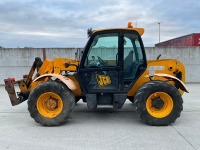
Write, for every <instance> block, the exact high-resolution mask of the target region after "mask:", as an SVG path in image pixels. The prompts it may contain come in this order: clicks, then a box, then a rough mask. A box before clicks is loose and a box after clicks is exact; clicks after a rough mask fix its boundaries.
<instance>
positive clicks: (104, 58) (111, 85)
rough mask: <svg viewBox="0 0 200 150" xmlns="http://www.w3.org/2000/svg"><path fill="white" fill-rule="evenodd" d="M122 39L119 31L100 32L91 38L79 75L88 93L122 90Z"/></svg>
mask: <svg viewBox="0 0 200 150" xmlns="http://www.w3.org/2000/svg"><path fill="white" fill-rule="evenodd" d="M120 41H121V39H120V34H119V33H118V32H105V33H99V34H95V35H93V36H92V37H91V38H90V40H89V42H88V44H87V46H86V48H85V51H84V53H83V57H82V60H81V64H80V68H79V77H80V80H81V83H82V85H83V87H84V89H85V90H87V93H101V92H106V93H108V92H120V90H122V89H121V87H122V85H121V83H122V78H121V77H120V76H121V75H122V66H121V65H120V61H121V62H122V60H121V58H120V57H119V56H120V54H121V52H120V51H119V49H120V45H121V44H120ZM121 64H122V63H121Z"/></svg>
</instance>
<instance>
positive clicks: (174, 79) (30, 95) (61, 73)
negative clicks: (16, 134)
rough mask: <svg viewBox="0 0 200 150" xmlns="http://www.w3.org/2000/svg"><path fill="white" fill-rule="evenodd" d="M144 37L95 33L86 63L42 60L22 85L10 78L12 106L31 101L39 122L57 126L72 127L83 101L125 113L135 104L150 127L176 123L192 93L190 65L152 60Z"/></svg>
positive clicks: (119, 31)
mask: <svg viewBox="0 0 200 150" xmlns="http://www.w3.org/2000/svg"><path fill="white" fill-rule="evenodd" d="M143 33H144V29H143V28H134V27H133V25H132V23H128V27H127V28H111V29H101V30H91V29H90V30H88V35H89V40H88V42H87V44H86V46H85V48H84V50H83V53H82V57H81V59H80V60H77V59H74V60H73V59H68V58H54V60H50V59H46V60H45V61H44V62H42V61H41V59H40V58H36V59H35V61H34V63H33V66H32V68H31V70H30V72H29V74H28V75H26V76H24V78H23V79H22V80H19V81H15V79H14V78H8V79H5V88H6V90H7V92H8V94H9V97H10V100H11V103H12V105H18V104H20V103H21V102H23V101H25V100H27V99H28V111H29V112H30V115H31V117H32V118H33V119H34V120H35V121H36V122H37V123H40V124H42V125H44V126H57V125H61V124H63V123H65V122H66V120H67V119H68V118H69V115H70V113H71V112H72V111H73V108H74V105H75V103H76V102H77V101H78V100H79V99H82V100H83V101H84V102H86V103H87V106H88V108H89V109H96V108H97V106H99V105H112V106H113V107H114V108H116V109H120V108H122V106H123V104H124V102H125V100H126V99H129V100H130V101H132V102H133V103H134V106H135V110H136V112H137V113H138V115H139V117H140V118H141V119H142V121H143V122H145V123H146V124H149V125H156V126H162V125H169V124H170V123H173V122H175V120H176V119H177V118H178V117H179V116H180V114H181V111H182V110H183V100H182V96H181V95H182V94H183V93H184V92H188V90H187V88H186V86H185V85H184V82H185V70H184V66H183V64H182V63H181V62H179V61H178V60H172V59H165V60H159V58H158V60H150V61H147V60H146V55H145V49H144V46H143V42H142V39H141V36H142V34H143ZM33 76H34V77H33ZM15 84H18V85H19V88H20V92H17V94H16V93H15V88H14V85H15Z"/></svg>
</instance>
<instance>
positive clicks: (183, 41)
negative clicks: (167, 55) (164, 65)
mask: <svg viewBox="0 0 200 150" xmlns="http://www.w3.org/2000/svg"><path fill="white" fill-rule="evenodd" d="M155 46H156V47H165V46H180V47H181V46H200V33H193V34H190V35H186V36H182V37H178V38H175V39H171V40H168V41H165V42H161V43H157V44H155Z"/></svg>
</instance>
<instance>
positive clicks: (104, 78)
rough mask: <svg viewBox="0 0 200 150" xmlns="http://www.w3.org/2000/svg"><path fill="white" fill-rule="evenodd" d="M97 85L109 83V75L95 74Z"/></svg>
mask: <svg viewBox="0 0 200 150" xmlns="http://www.w3.org/2000/svg"><path fill="white" fill-rule="evenodd" d="M96 78H97V82H98V84H99V86H105V85H108V84H110V83H111V80H110V77H109V76H105V75H99V74H97V75H96Z"/></svg>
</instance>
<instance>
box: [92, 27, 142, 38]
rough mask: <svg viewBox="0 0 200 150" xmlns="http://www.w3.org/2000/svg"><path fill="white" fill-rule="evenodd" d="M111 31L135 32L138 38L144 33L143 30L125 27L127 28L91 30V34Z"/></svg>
mask: <svg viewBox="0 0 200 150" xmlns="http://www.w3.org/2000/svg"><path fill="white" fill-rule="evenodd" d="M112 30H128V31H136V32H138V33H139V35H140V36H142V35H143V33H144V28H133V27H127V28H105V29H98V30H92V34H94V33H96V32H102V31H112Z"/></svg>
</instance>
